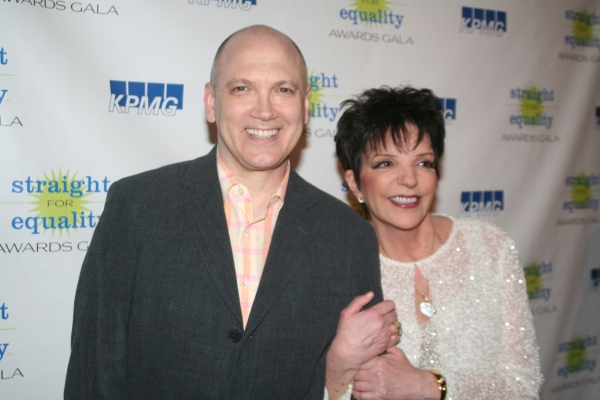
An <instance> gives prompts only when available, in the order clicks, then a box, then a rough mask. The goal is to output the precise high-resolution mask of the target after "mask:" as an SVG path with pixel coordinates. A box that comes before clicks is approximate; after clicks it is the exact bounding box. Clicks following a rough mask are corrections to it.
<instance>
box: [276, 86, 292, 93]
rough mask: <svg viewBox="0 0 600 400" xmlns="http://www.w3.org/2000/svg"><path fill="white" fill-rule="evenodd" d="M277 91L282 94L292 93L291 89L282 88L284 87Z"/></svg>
mask: <svg viewBox="0 0 600 400" xmlns="http://www.w3.org/2000/svg"><path fill="white" fill-rule="evenodd" d="M279 91H280V92H283V93H292V89H289V88H284V87H282V88H279Z"/></svg>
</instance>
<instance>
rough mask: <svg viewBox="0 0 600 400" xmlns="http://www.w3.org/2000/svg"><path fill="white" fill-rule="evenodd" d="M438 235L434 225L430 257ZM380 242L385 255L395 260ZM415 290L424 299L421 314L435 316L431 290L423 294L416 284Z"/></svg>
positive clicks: (421, 303) (421, 304)
mask: <svg viewBox="0 0 600 400" xmlns="http://www.w3.org/2000/svg"><path fill="white" fill-rule="evenodd" d="M436 236H437V235H436V232H435V227H434V228H433V241H432V243H431V253H430V254H429V257H431V255H432V254H433V252H434V250H435V237H436ZM378 242H379V247H381V250H382V251H383V255H384V256H386V257H387V258H391V259H392V260H393V258H392V257H390V255H389V254H388V252H387V251H386V250H385V247H383V244H382V243H381V242H380V241H379V240H378ZM415 267H416V268H419V266H418V265H417V263H415ZM415 292H417V294H418V295H419V296H421V297H422V298H423V301H422V302H420V303H419V310H420V311H421V314H423V315H425V316H427V317H429V318H431V317H432V316H433V314H435V307H434V306H433V304H431V301H430V299H429V292H428V293H427V294H423V293H421V292H419V291H418V290H417V287H416V286H415Z"/></svg>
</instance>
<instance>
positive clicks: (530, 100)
mask: <svg viewBox="0 0 600 400" xmlns="http://www.w3.org/2000/svg"><path fill="white" fill-rule="evenodd" d="M525 92H526V93H537V92H539V89H538V88H537V87H536V86H535V85H531V86H527V87H525ZM519 110H520V112H521V115H522V116H523V117H524V118H528V119H531V120H537V119H540V118H541V117H542V115H543V114H544V101H543V100H542V97H541V96H535V95H530V96H524V97H523V98H522V99H521V101H520V104H519Z"/></svg>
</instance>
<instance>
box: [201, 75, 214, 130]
mask: <svg viewBox="0 0 600 400" xmlns="http://www.w3.org/2000/svg"><path fill="white" fill-rule="evenodd" d="M204 109H205V111H206V120H207V121H208V122H210V123H213V122H215V121H216V118H215V91H214V89H213V87H212V85H211V84H210V83H209V82H207V83H206V85H204Z"/></svg>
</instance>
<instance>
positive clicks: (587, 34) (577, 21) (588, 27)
mask: <svg viewBox="0 0 600 400" xmlns="http://www.w3.org/2000/svg"><path fill="white" fill-rule="evenodd" d="M565 17H566V19H567V20H569V21H572V25H571V26H570V29H571V34H570V35H566V36H565V43H566V44H568V45H570V46H571V48H575V47H596V48H598V49H600V39H599V38H598V37H596V36H595V32H594V30H595V28H596V27H595V26H596V25H598V24H600V15H599V14H596V13H595V12H589V11H588V10H586V9H585V8H580V9H578V10H576V11H575V10H568V11H566V13H565Z"/></svg>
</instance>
